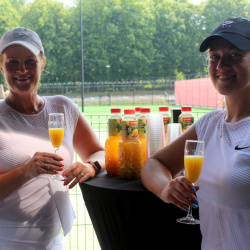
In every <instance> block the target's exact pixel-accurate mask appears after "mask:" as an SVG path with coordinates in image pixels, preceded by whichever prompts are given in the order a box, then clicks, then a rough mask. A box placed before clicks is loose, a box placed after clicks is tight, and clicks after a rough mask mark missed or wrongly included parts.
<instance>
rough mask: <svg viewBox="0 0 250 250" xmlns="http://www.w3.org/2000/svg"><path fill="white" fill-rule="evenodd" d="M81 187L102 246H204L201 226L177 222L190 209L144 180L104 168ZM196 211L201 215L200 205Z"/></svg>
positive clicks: (122, 249)
mask: <svg viewBox="0 0 250 250" xmlns="http://www.w3.org/2000/svg"><path fill="white" fill-rule="evenodd" d="M80 188H81V191H82V194H83V198H84V201H85V204H86V207H87V210H88V212H89V215H90V218H91V220H92V223H93V227H94V229H95V232H96V235H97V238H98V241H99V243H100V246H101V248H102V250H134V249H136V250H147V249H152V250H158V249H165V250H168V249H177V250H179V249H187V250H188V249H192V250H198V249H200V245H201V233H200V228H199V226H197V225H194V226H193V225H183V224H179V223H178V222H176V219H177V218H180V217H183V216H185V215H186V212H184V211H182V210H181V209H179V208H177V207H175V206H174V205H172V204H166V203H164V202H163V201H161V200H160V199H159V198H158V197H156V196H155V195H153V194H152V193H151V192H149V191H148V190H146V189H145V188H144V187H143V186H142V184H141V180H122V179H120V178H119V177H118V176H110V175H107V173H106V171H103V172H102V173H100V174H98V175H97V176H96V177H94V178H92V179H89V180H88V181H86V182H83V183H80ZM193 213H194V216H195V217H196V218H198V209H193Z"/></svg>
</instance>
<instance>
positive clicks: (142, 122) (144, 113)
mask: <svg viewBox="0 0 250 250" xmlns="http://www.w3.org/2000/svg"><path fill="white" fill-rule="evenodd" d="M150 111H151V109H150V108H141V115H140V116H139V118H138V131H139V141H140V142H141V144H142V155H143V165H144V163H145V162H146V160H147V152H146V138H147V124H148V115H149V114H150Z"/></svg>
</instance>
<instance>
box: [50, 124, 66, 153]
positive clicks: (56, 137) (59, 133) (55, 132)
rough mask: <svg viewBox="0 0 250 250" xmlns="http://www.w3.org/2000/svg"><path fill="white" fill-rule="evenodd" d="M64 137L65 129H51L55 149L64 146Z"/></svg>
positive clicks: (51, 138) (51, 139)
mask: <svg viewBox="0 0 250 250" xmlns="http://www.w3.org/2000/svg"><path fill="white" fill-rule="evenodd" d="M63 136H64V128H49V137H50V141H51V143H52V145H53V147H54V148H59V147H60V146H61V145H62V141H63Z"/></svg>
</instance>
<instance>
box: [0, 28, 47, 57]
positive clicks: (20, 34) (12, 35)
mask: <svg viewBox="0 0 250 250" xmlns="http://www.w3.org/2000/svg"><path fill="white" fill-rule="evenodd" d="M13 44H19V45H22V46H24V47H25V48H27V49H29V50H30V51H31V52H32V53H33V54H34V55H38V54H39V53H40V52H42V53H43V55H44V48H43V45H42V42H41V39H40V37H39V36H38V34H37V33H36V32H35V31H33V30H29V29H26V28H23V27H20V28H15V29H13V30H9V31H7V32H6V33H4V34H3V36H2V38H1V40H0V54H2V52H3V51H4V50H5V49H6V48H7V47H9V46H10V45H13Z"/></svg>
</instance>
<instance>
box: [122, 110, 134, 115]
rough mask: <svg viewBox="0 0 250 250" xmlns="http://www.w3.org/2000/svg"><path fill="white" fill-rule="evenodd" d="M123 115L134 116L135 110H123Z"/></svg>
mask: <svg viewBox="0 0 250 250" xmlns="http://www.w3.org/2000/svg"><path fill="white" fill-rule="evenodd" d="M124 114H125V115H134V114H135V110H134V109H124Z"/></svg>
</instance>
